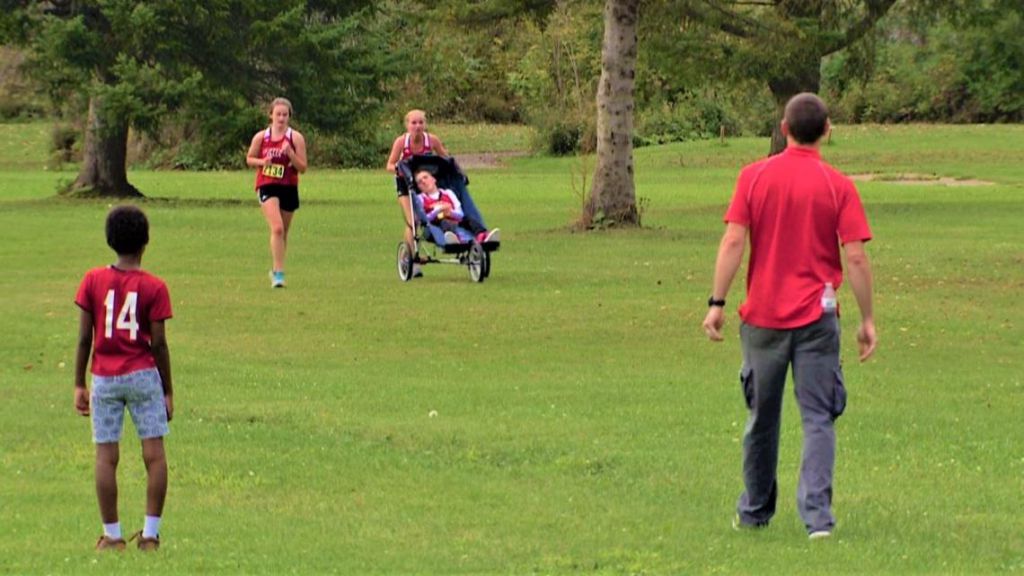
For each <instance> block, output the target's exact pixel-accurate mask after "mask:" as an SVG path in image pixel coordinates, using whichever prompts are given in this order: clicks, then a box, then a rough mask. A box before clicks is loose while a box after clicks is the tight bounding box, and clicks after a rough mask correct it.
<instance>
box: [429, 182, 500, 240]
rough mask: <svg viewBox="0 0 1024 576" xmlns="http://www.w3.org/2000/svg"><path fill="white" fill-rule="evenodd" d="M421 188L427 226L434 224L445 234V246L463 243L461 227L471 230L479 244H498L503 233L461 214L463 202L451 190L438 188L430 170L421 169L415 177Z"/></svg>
mask: <svg viewBox="0 0 1024 576" xmlns="http://www.w3.org/2000/svg"><path fill="white" fill-rule="evenodd" d="M415 178H416V187H417V188H419V191H420V193H419V196H418V198H419V201H420V204H421V205H422V206H423V211H424V212H425V213H426V215H427V222H426V223H427V224H433V225H434V226H437V227H439V228H440V229H441V230H443V231H444V240H445V243H446V244H461V243H463V238H462V237H460V236H459V232H458V231H459V228H462V229H464V230H468V231H469V232H470V234H472V235H473V236H472V237H473V238H475V239H476V241H477V242H479V243H480V244H484V243H486V242H499V241H500V230H499V229H498V228H495V229H494V230H490V231H488V230H487V228H485V227H484V226H483V224H481V223H480V222H478V221H476V219H474V218H473V217H471V216H467V215H466V214H465V213H464V212H463V211H462V203H461V202H459V198H458V196H456V195H455V193H454V192H452V191H451V190H447V189H444V188H438V187H437V179H435V178H434V175H433V174H431V173H430V171H429V170H425V169H424V170H418V171H417V172H416V174H415Z"/></svg>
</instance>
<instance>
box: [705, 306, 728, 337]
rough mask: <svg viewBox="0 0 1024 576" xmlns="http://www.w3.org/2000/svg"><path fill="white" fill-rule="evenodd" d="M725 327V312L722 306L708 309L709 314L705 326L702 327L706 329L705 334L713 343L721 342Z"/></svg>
mask: <svg viewBox="0 0 1024 576" xmlns="http://www.w3.org/2000/svg"><path fill="white" fill-rule="evenodd" d="M724 325H725V311H724V310H723V309H722V307H721V306H711V307H710V308H708V314H707V316H705V317H704V324H702V325H701V326H702V327H703V328H704V333H705V334H707V336H708V338H709V339H711V340H712V341H713V342H721V341H722V340H723V338H722V326H724Z"/></svg>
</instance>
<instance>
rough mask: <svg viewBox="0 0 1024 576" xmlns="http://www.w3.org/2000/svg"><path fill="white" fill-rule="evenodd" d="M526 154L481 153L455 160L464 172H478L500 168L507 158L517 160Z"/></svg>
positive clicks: (513, 152)
mask: <svg viewBox="0 0 1024 576" xmlns="http://www.w3.org/2000/svg"><path fill="white" fill-rule="evenodd" d="M526 154H527V153H526V152H524V151H522V150H514V151H509V152H483V153H479V154H459V155H458V156H456V159H457V160H458V161H459V166H462V167H463V168H465V169H466V170H480V169H487V168H502V167H504V166H505V161H506V160H508V159H509V158H519V157H521V156H526Z"/></svg>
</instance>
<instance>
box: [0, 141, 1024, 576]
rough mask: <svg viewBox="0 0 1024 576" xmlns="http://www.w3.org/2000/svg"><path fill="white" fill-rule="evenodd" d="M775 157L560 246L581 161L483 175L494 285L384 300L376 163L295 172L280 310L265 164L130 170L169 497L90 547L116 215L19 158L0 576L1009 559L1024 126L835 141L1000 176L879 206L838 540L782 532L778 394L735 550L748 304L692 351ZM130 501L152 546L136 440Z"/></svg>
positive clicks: (835, 567)
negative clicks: (76, 359) (82, 360)
mask: <svg viewBox="0 0 1024 576" xmlns="http://www.w3.org/2000/svg"><path fill="white" fill-rule="evenodd" d="M0 129H2V130H10V129H11V128H10V127H0ZM439 133H442V132H441V131H440V128H439ZM454 141H455V142H457V140H454ZM766 146H767V144H766V142H764V141H763V140H750V139H741V140H730V141H729V142H728V144H727V145H725V146H723V145H721V144H719V143H717V142H698V143H691V144H681V145H673V146H666V147H660V148H648V149H643V150H640V151H638V152H637V190H638V194H639V195H640V196H642V197H644V198H647V199H648V201H649V207H648V209H647V211H646V213H645V220H646V222H647V225H648V226H647V228H645V229H644V230H640V231H633V232H621V231H619V232H609V233H590V234H579V233H576V234H573V233H570V232H569V231H568V228H567V224H568V223H569V222H570V221H571V220H572V219H573V217H574V214H575V207H576V206H577V205H578V200H577V199H576V198H575V197H574V196H573V193H572V191H571V189H572V187H571V181H572V176H571V174H572V169H573V165H574V163H575V162H577V161H576V160H572V159H562V160H559V159H549V158H522V159H516V160H513V161H512V163H511V165H510V166H509V167H507V168H503V169H497V170H487V171H479V172H476V173H472V174H471V177H472V179H473V184H472V190H473V193H474V197H475V198H476V200H477V202H478V204H480V205H481V206H482V207H483V209H484V210H485V214H486V215H487V217H488V219H489V221H490V223H491V224H493V225H498V226H501V227H502V228H503V231H504V238H505V239H506V242H505V245H504V247H503V248H502V251H500V252H499V253H497V254H496V255H495V259H494V270H493V276H492V277H491V278H490V279H489V280H488V281H487V282H486V283H484V284H483V285H475V284H472V283H471V282H470V281H469V279H468V275H467V274H466V272H465V270H464V269H458V268H455V267H439V266H431V267H428V268H427V269H426V277H425V278H424V279H422V280H417V281H415V282H412V283H409V284H402V283H400V282H399V281H398V280H397V278H396V274H395V271H394V250H395V246H396V244H397V242H398V240H399V238H400V232H401V223H400V217H399V215H398V211H397V207H396V205H395V201H394V199H393V192H392V191H391V186H392V185H391V181H390V178H389V177H388V175H386V174H384V173H383V172H380V171H316V170H314V171H312V172H311V173H310V174H308V175H307V176H306V177H304V179H303V185H302V193H303V202H304V204H303V208H302V209H301V210H300V211H299V212H298V215H297V216H296V221H295V228H294V232H293V237H292V244H291V255H290V260H289V266H288V271H289V282H290V286H289V288H287V289H286V290H281V291H271V290H270V289H269V287H268V280H267V277H266V270H267V268H268V265H269V263H268V255H267V249H266V233H265V229H264V227H265V225H264V223H263V221H262V219H261V217H260V215H259V213H258V210H257V209H256V203H255V199H254V197H253V193H252V191H251V184H252V177H251V175H250V174H249V173H247V172H246V173H207V174H192V173H179V172H160V173H157V172H132V173H131V175H130V176H131V180H132V181H133V182H134V183H135V184H136V185H137V186H138V187H139V188H140V189H142V190H143V191H144V192H146V193H147V194H149V195H150V196H151V197H153V198H154V199H153V200H151V201H148V202H146V203H145V204H144V205H145V208H146V210H147V211H148V213H149V215H150V219H151V222H152V244H151V246H150V249H149V251H148V252H147V254H146V259H145V265H146V267H147V268H149V269H150V270H152V271H153V272H155V273H157V274H159V275H161V276H162V277H163V278H165V279H166V280H167V282H168V284H169V286H170V289H171V295H172V299H173V304H174V308H175V319H174V320H173V321H171V322H170V324H169V338H170V343H171V352H172V357H173V362H174V372H175V384H176V388H177V399H176V404H177V410H178V412H177V417H176V418H175V421H174V422H173V423H172V433H171V435H170V436H169V437H168V440H167V445H168V457H169V461H170V467H171V490H170V494H169V498H168V504H167V511H166V515H165V518H166V519H165V523H164V529H163V531H164V537H165V544H164V548H163V549H162V550H161V551H160V553H159V554H158V555H155V556H152V557H143V556H141V555H140V554H138V553H136V552H135V551H130V552H129V553H127V554H125V555H124V556H110V555H108V556H102V557H97V556H96V555H95V554H94V553H93V552H92V550H91V546H92V544H93V541H94V538H95V537H96V536H97V535H98V533H99V519H98V515H97V512H96V504H95V498H94V493H93V487H92V446H91V444H90V442H89V425H88V422H87V420H85V419H82V418H80V417H77V416H75V415H74V413H73V409H72V389H71V387H72V374H71V364H72V362H73V349H74V338H75V332H76V317H77V316H76V314H77V313H76V311H75V308H74V306H73V304H72V298H73V295H74V291H75V289H76V287H77V284H78V281H79V279H80V277H81V275H82V273H83V272H84V271H85V270H86V269H87V268H89V267H92V266H95V265H101V264H104V263H108V262H110V260H111V257H110V254H109V253H108V250H107V249H106V247H105V245H104V241H103V234H102V223H103V217H104V215H105V212H106V211H107V209H108V204H107V203H104V202H84V201H78V202H71V201H65V200H57V199H54V198H52V194H53V190H54V188H55V185H56V182H57V181H59V180H67V179H70V178H71V177H72V176H73V174H72V173H69V172H63V173H58V174H53V173H46V172H42V171H40V170H38V169H35V168H28V169H22V168H21V167H20V165H19V164H18V163H17V162H14V163H8V164H4V165H3V167H2V173H0V240H2V242H0V263H2V269H3V271H4V272H3V274H2V275H0V293H2V294H4V295H5V298H4V299H3V301H2V302H3V303H2V304H0V318H2V319H3V320H4V328H5V334H6V337H5V338H4V344H3V346H2V347H0V400H2V402H0V438H2V441H0V533H2V535H3V538H0V572H6V573H18V574H20V573H73V574H83V573H87V574H94V573H95V574H100V573H104V574H107V573H124V574H128V573H137V572H144V573H154V574H163V573H175V574H195V573H246V574H251V573H273V574H280V573H298V574H315V573H328V572H337V573H345V574H368V573H420V574H495V573H508V574H523V573H542V574H549V573H551V574H566V573H582V574H640V573H643V574H681V573H721V572H724V573H765V574H768V573H774V574H795V573H798V574H822V573H892V574H904V573H936V572H938V573H972V574H973V573H995V572H1018V573H1019V572H1021V571H1024V516H1022V515H1021V514H1020V512H1019V502H1020V497H1021V494H1022V493H1024V448H1022V446H1024V444H1022V442H1021V438H1022V436H1024V425H1022V424H1021V417H1020V408H1021V406H1024V384H1022V376H1021V368H1022V365H1021V359H1022V352H1024V347H1022V344H1024V308H1022V307H1021V305H1020V298H1021V294H1022V289H1024V230H1022V227H1021V222H1022V221H1024V128H1022V127H1019V126H977V127H973V126H971V127H925V126H910V127H895V128H890V127H881V128H880V127H840V128H838V129H837V131H836V133H835V135H834V138H833V144H832V145H831V146H829V147H828V148H827V149H826V150H825V152H824V153H825V156H826V158H827V159H828V160H829V161H830V162H832V163H833V164H835V165H836V166H837V167H839V168H841V169H843V170H846V171H848V172H850V173H854V172H877V173H883V174H885V173H902V172H918V173H935V174H938V175H942V176H955V177H961V178H966V177H972V178H980V179H985V180H990V181H993V182H995V184H993V185H990V186H983V187H974V188H951V187H950V188H947V187H939V186H927V185H905V184H895V183H890V182H879V181H876V182H865V183H863V184H861V185H860V189H861V192H862V195H863V198H864V201H865V204H866V207H867V210H868V215H869V218H870V219H871V223H872V226H873V229H874V233H875V237H876V238H875V240H874V241H873V242H871V244H870V246H869V250H870V253H871V256H872V257H873V262H874V265H875V270H876V278H877V313H878V322H879V329H880V334H881V347H880V349H879V352H878V354H877V357H876V358H875V359H873V360H872V361H871V362H869V363H867V364H864V365H861V364H858V363H856V362H855V361H853V360H852V358H853V356H854V349H855V343H854V342H853V339H852V338H850V337H849V335H850V334H852V332H853V330H854V329H855V327H856V315H855V314H852V313H851V314H848V315H847V316H845V317H844V318H843V327H844V330H845V331H846V334H847V338H846V340H845V342H844V354H845V356H846V358H847V360H848V362H847V363H846V376H847V382H848V388H849V392H850V404H849V408H848V410H847V414H846V415H845V416H844V417H843V418H842V419H841V420H840V422H839V425H838V428H839V453H838V463H837V475H836V486H835V507H836V513H837V516H838V520H839V527H838V529H837V532H836V537H835V538H833V540H832V541H830V542H819V543H814V544H811V543H809V542H808V541H807V539H806V536H805V534H804V530H803V527H802V525H801V524H800V521H799V519H798V517H797V514H796V510H795V503H794V493H795V489H796V479H797V467H798V461H799V450H800V431H799V419H798V415H797V413H796V410H795V407H794V406H793V403H792V401H791V400H787V407H786V412H785V416H784V418H785V420H784V430H783V444H782V454H781V461H780V492H781V498H780V501H779V511H778V515H777V517H776V519H775V521H774V522H773V524H772V527H771V528H770V529H769V530H767V531H763V532H758V533H735V532H733V531H732V530H731V529H730V527H729V520H730V518H731V515H732V510H733V504H734V501H735V498H736V497H737V495H738V493H739V491H740V488H741V483H740V475H739V472H740V445H739V440H740V435H741V431H742V427H743V422H744V418H745V411H744V406H743V401H742V397H741V394H740V389H739V383H738V379H737V369H738V366H739V343H738V339H737V338H736V336H735V333H736V328H737V322H736V318H735V315H734V313H732V312H730V315H729V327H728V328H727V330H728V332H729V337H728V338H727V341H726V342H725V343H724V344H721V345H714V344H711V343H709V342H707V341H706V340H705V339H704V338H703V336H702V334H701V332H700V330H699V323H700V320H701V319H702V318H703V315H704V312H705V306H704V301H705V300H706V298H707V293H708V290H709V286H710V282H711V279H710V274H711V269H712V264H713V260H714V255H715V251H716V247H717V241H718V238H719V235H720V233H721V230H722V225H721V216H722V213H723V212H724V208H725V204H726V202H727V201H728V199H729V197H730V194H731V188H732V185H733V182H734V179H735V175H736V172H737V170H738V169H739V167H740V166H741V165H742V164H743V163H744V162H748V161H751V160H753V159H755V158H757V157H758V156H759V155H760V154H762V153H763V152H764V150H765V148H766ZM43 148H45V147H43ZM452 148H453V150H456V151H458V150H459V149H460V148H458V147H456V146H454V145H453V146H452ZM21 153H22V152H21V151H20V150H16V151H15V154H21ZM25 161H26V162H31V158H25ZM840 298H841V300H842V303H843V305H844V306H845V309H846V310H851V311H852V310H854V309H855V307H854V304H853V302H852V299H851V295H850V293H849V291H848V290H847V289H843V290H841V291H840ZM740 299H741V287H739V286H737V287H734V289H733V292H732V294H730V297H729V300H730V302H731V303H735V302H738V301H739V300H740ZM730 308H731V309H732V304H730ZM431 410H436V411H437V412H438V416H437V417H436V418H430V417H428V413H429V412H430V411H431ZM125 434H126V438H128V439H131V438H132V435H133V434H134V430H133V429H132V428H131V426H128V427H126V431H125ZM120 479H121V505H122V520H123V522H124V523H125V524H126V528H127V529H131V530H134V529H138V528H139V527H140V523H141V519H142V515H143V507H142V506H143V498H144V495H143V482H144V474H143V472H142V468H141V464H140V462H139V449H138V446H137V443H136V442H134V441H130V442H127V443H126V444H125V446H124V448H123V451H122V468H121V472H120Z"/></svg>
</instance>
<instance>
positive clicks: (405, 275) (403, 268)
mask: <svg viewBox="0 0 1024 576" xmlns="http://www.w3.org/2000/svg"><path fill="white" fill-rule="evenodd" d="M396 260H397V263H398V278H399V280H401V281H402V282H408V281H409V280H412V274H413V263H412V261H413V254H412V250H410V249H409V245H408V244H406V243H405V242H399V243H398V257H397V258H396Z"/></svg>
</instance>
